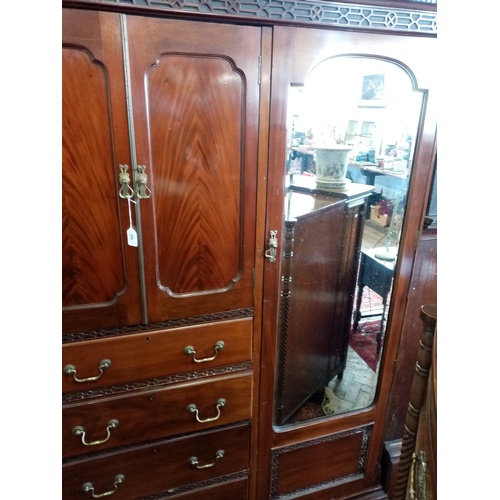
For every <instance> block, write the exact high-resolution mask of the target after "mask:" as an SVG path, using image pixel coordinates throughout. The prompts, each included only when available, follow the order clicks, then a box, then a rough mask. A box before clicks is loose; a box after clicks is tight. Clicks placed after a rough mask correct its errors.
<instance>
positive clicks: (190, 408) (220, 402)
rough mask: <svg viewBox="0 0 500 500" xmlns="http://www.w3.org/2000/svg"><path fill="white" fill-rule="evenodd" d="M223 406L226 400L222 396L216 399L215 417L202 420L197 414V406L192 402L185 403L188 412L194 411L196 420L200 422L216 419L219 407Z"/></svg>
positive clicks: (218, 415) (218, 414)
mask: <svg viewBox="0 0 500 500" xmlns="http://www.w3.org/2000/svg"><path fill="white" fill-rule="evenodd" d="M224 406H226V400H225V399H224V398H220V399H218V400H217V406H216V409H217V415H216V416H215V417H211V418H206V419H204V420H201V419H200V417H199V416H198V408H197V407H196V405H195V404H194V403H191V404H189V405H187V406H186V411H187V412H188V413H194V414H195V417H196V420H197V421H198V422H200V424H206V423H207V422H213V421H214V420H217V419H218V418H219V417H220V409H221V408H222V407H224Z"/></svg>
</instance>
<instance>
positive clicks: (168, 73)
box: [127, 16, 260, 321]
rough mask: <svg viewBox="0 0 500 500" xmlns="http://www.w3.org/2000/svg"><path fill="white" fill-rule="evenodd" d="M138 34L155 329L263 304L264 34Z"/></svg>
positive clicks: (192, 27)
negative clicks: (259, 190)
mask: <svg viewBox="0 0 500 500" xmlns="http://www.w3.org/2000/svg"><path fill="white" fill-rule="evenodd" d="M127 25H128V36H129V40H130V41H132V42H131V43H130V64H131V75H132V91H133V101H134V123H135V129H136V145H137V158H138V159H137V161H138V163H139V164H144V165H146V172H149V173H148V178H149V185H150V188H151V190H152V198H151V199H150V200H144V201H142V202H141V212H142V214H143V219H142V221H143V237H144V250H145V255H146V259H145V271H146V284H147V300H148V315H149V320H150V321H161V320H165V319H169V318H175V317H181V316H186V315H192V314H206V313H210V312H214V311H222V310H227V309H235V308H240V307H249V306H252V305H253V301H252V269H253V265H254V264H253V263H254V239H255V202H256V193H255V186H256V164H257V161H256V160H257V124H258V122H257V112H258V95H259V89H258V82H257V77H258V61H259V50H260V49H259V46H260V29H258V28H253V27H243V26H238V27H236V26H222V25H217V24H209V23H202V24H200V23H193V22H184V21H172V20H168V19H141V18H135V17H132V16H131V17H129V18H128V19H127Z"/></svg>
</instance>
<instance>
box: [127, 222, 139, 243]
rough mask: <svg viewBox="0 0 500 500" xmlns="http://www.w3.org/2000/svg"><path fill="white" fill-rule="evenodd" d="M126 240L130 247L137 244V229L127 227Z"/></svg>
mask: <svg viewBox="0 0 500 500" xmlns="http://www.w3.org/2000/svg"><path fill="white" fill-rule="evenodd" d="M127 241H128V244H129V245H130V246H131V247H136V246H137V231H136V230H135V229H134V228H133V227H129V228H128V229H127Z"/></svg>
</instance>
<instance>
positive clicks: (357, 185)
mask: <svg viewBox="0 0 500 500" xmlns="http://www.w3.org/2000/svg"><path fill="white" fill-rule="evenodd" d="M290 83H291V85H290V88H289V95H288V109H287V115H288V117H287V154H286V158H287V165H286V176H285V179H283V182H284V189H285V206H284V207H283V217H284V224H283V227H284V230H283V236H282V241H281V242H280V244H281V246H280V248H283V252H282V256H281V258H282V262H281V268H282V279H281V302H280V325H279V350H278V359H277V366H278V368H277V384H276V388H275V401H276V403H275V409H274V423H275V425H277V426H282V425H293V424H297V423H300V422H304V421H310V420H314V419H321V418H330V417H334V416H336V415H341V414H345V413H346V412H351V411H354V410H359V409H362V408H365V407H368V406H370V405H371V404H372V403H373V402H374V398H375V395H376V390H377V384H378V380H379V372H380V363H381V359H382V354H383V351H384V340H385V330H386V325H387V320H388V318H389V317H390V314H391V292H392V285H393V280H394V274H395V270H396V267H397V259H398V245H399V240H400V237H401V233H402V229H403V227H404V220H405V206H406V198H407V192H408V187H409V182H410V178H411V171H412V160H413V152H414V150H415V141H416V135H417V130H418V125H419V119H420V113H421V108H422V93H421V92H419V91H416V90H414V87H415V82H414V80H413V79H412V76H411V74H410V73H409V72H408V71H407V69H406V68H404V67H403V66H401V65H398V64H396V63H395V62H392V61H386V60H382V59H377V58H372V57H360V56H342V57H334V58H330V59H327V60H324V61H323V62H321V63H320V64H318V65H316V67H314V68H313V69H312V70H311V71H310V73H309V75H308V76H307V78H306V79H305V81H303V82H290ZM361 204H362V209H360V208H359V206H360V205H361ZM353 207H355V210H357V211H355V210H354V208H353ZM356 207H357V208H356ZM349 217H351V219H352V220H355V219H356V220H357V221H359V224H358V226H356V225H355V224H354V223H353V222H352V220H351V219H349ZM349 220H351V222H349ZM346 221H348V222H346ZM341 226H342V227H341ZM346 228H347V229H346ZM348 238H349V241H348ZM346 263H348V265H349V266H350V268H349V269H348V270H347V274H349V276H351V277H352V279H337V277H338V275H340V273H341V272H345V270H344V271H341V270H342V266H345V265H346ZM339 297H342V304H344V305H343V307H340V306H339V305H338V302H339V300H340V298H339Z"/></svg>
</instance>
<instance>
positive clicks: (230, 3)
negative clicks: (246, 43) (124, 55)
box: [63, 0, 437, 35]
mask: <svg viewBox="0 0 500 500" xmlns="http://www.w3.org/2000/svg"><path fill="white" fill-rule="evenodd" d="M73 3H74V2H73ZM81 3H85V4H97V5H100V6H101V7H102V6H103V4H108V5H114V6H115V7H118V6H123V7H141V8H144V9H145V10H154V11H156V12H158V11H162V10H163V11H169V12H179V13H190V14H201V15H208V16H210V15H216V16H217V17H221V16H222V17H228V18H234V17H238V18H246V19H250V20H255V21H258V22H259V23H267V24H269V23H276V24H287V23H292V24H294V25H297V24H302V23H304V24H308V25H311V24H313V25H319V26H335V27H341V28H349V29H350V30H352V29H363V30H378V31H380V30H382V31H391V32H394V31H395V32H405V33H408V32H414V33H419V34H431V35H433V34H436V33H437V14H436V12H435V10H436V9H433V11H425V10H422V6H425V5H429V4H430V5H435V4H436V2H435V1H432V0H431V1H407V2H405V3H407V4H408V8H407V9H403V8H391V7H388V6H387V5H384V6H373V5H362V4H359V5H356V4H344V3H338V2H325V1H312V0H306V1H303V0H219V1H213V0H100V1H97V0H82V1H81ZM384 3H387V2H384ZM63 4H64V2H63ZM400 4H401V2H399V5H400ZM416 6H418V7H416ZM124 10H127V9H124Z"/></svg>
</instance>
